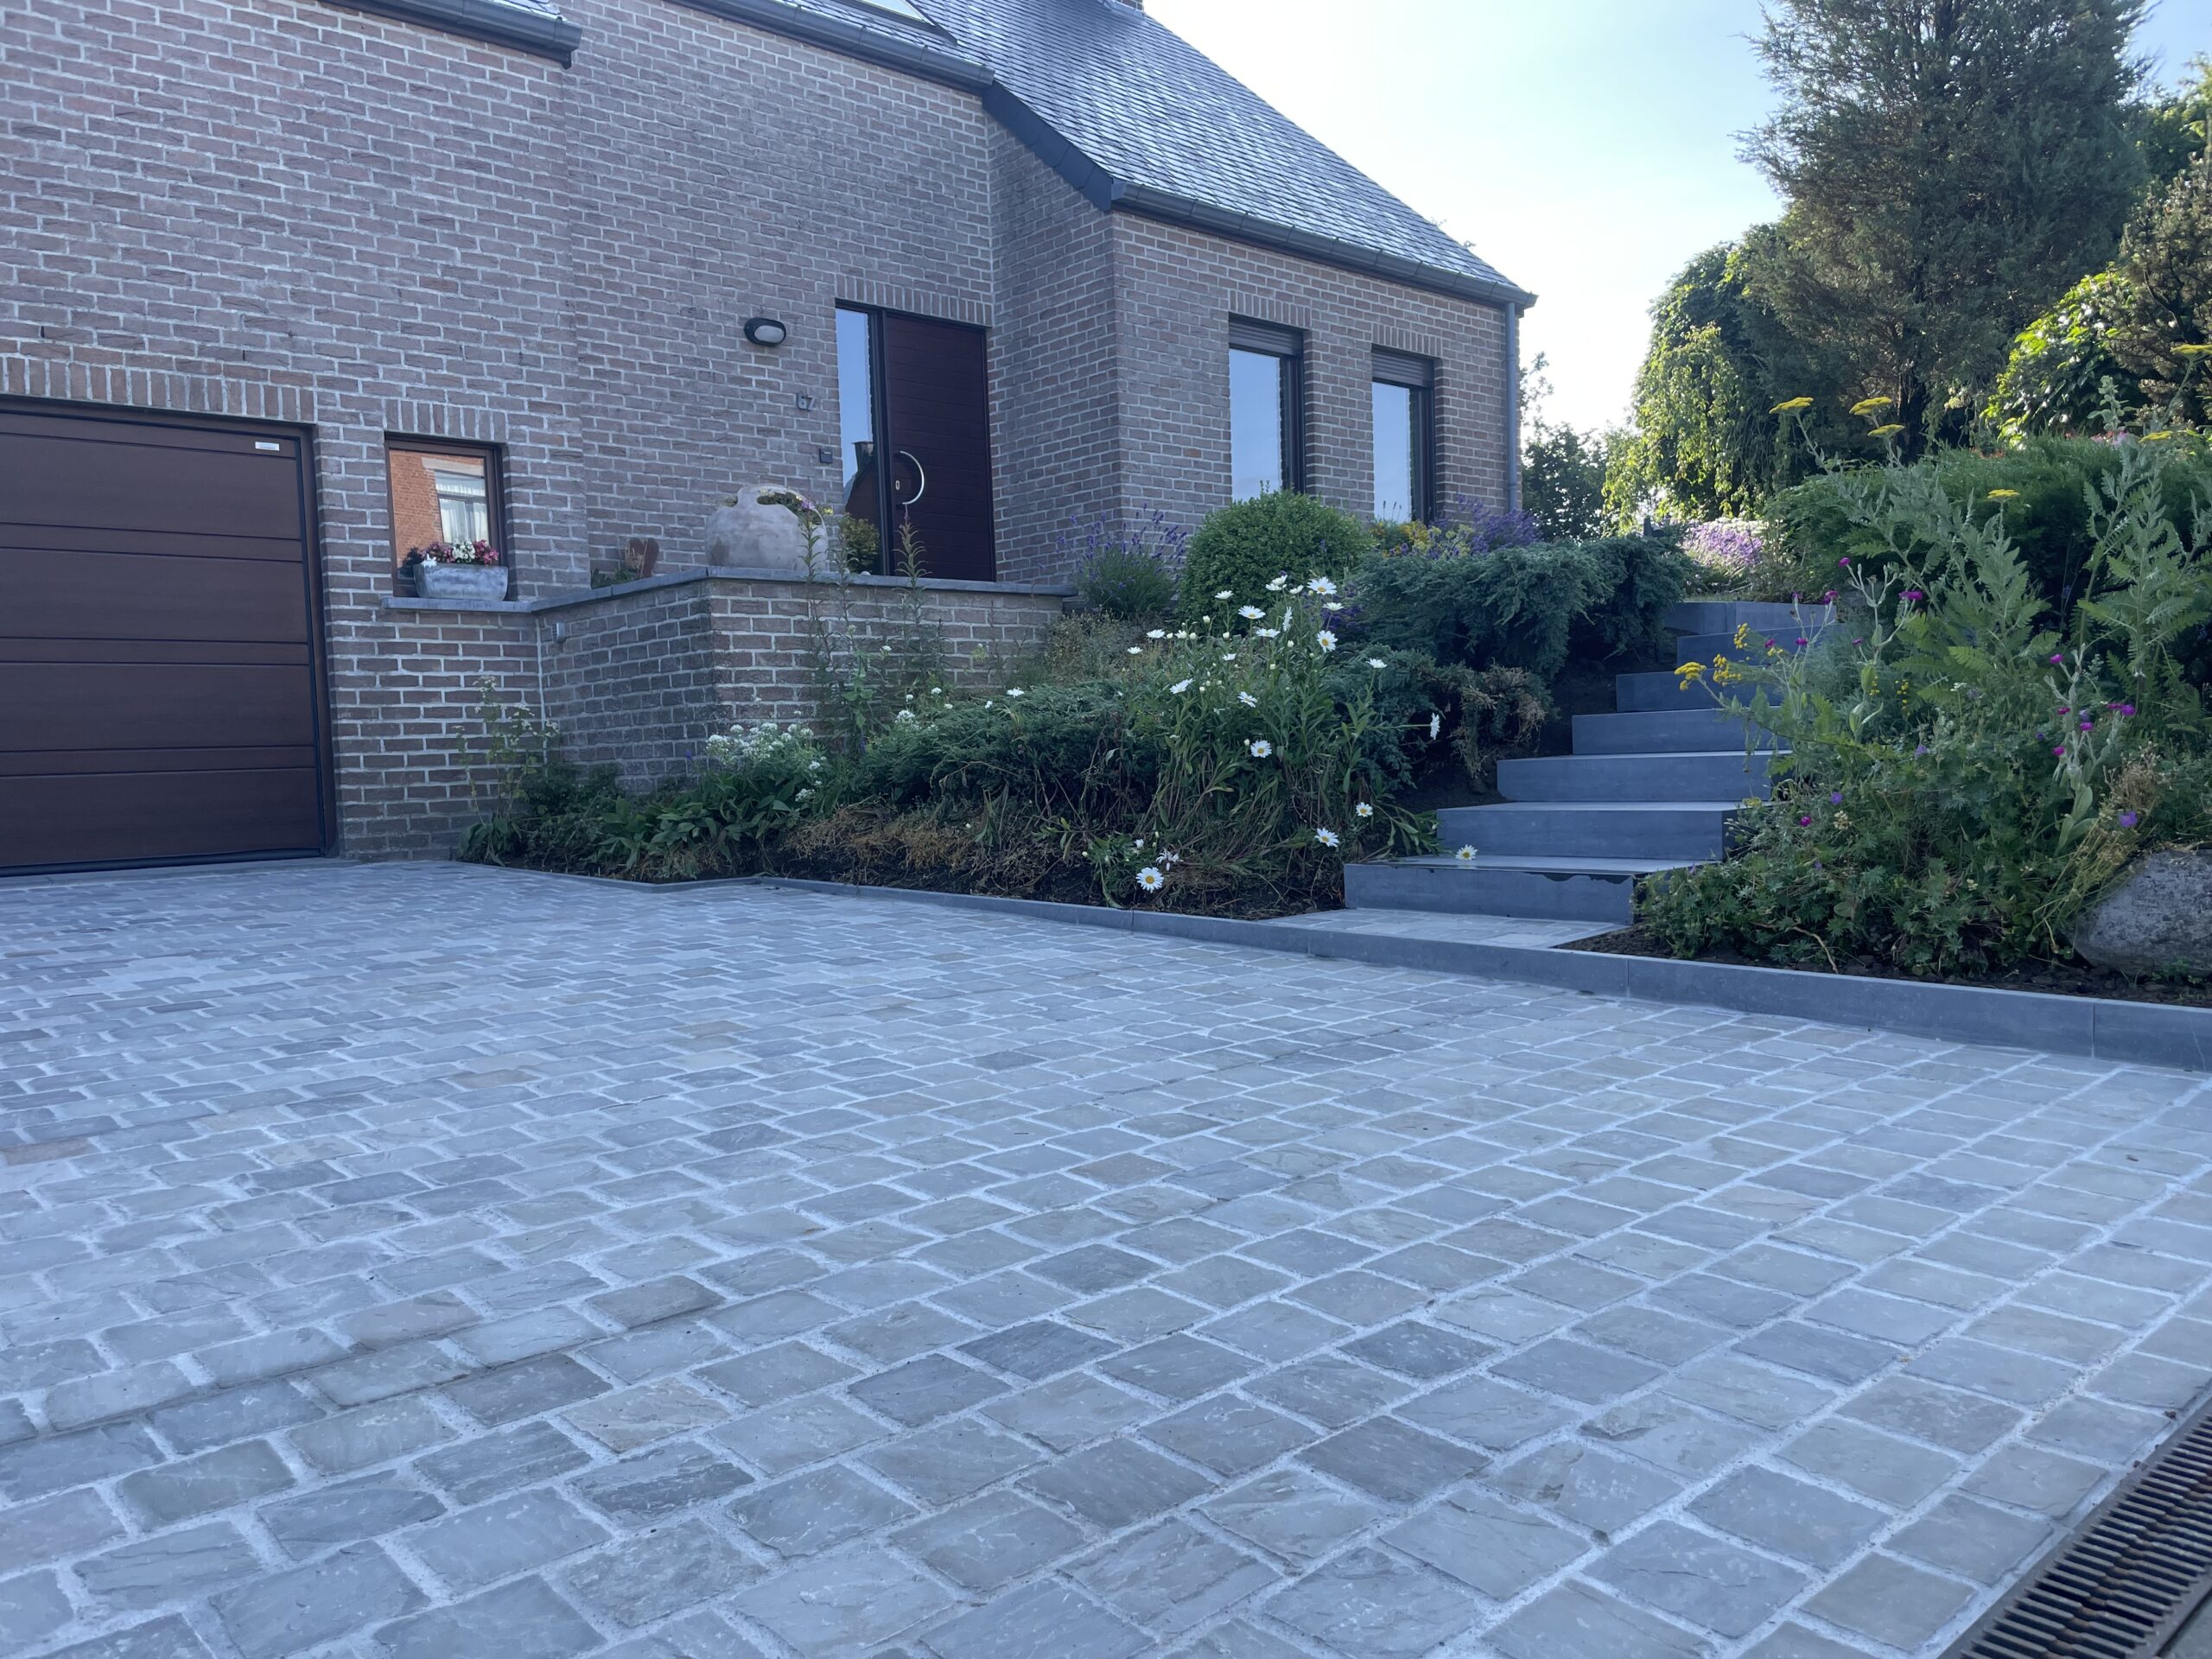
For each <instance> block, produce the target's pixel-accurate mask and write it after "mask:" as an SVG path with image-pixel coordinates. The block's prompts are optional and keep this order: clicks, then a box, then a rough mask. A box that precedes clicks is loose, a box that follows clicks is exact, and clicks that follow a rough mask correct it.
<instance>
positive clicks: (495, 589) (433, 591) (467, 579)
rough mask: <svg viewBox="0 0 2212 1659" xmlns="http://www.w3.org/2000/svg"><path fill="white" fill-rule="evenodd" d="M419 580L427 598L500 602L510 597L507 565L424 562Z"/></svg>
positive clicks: (424, 596)
mask: <svg viewBox="0 0 2212 1659" xmlns="http://www.w3.org/2000/svg"><path fill="white" fill-rule="evenodd" d="M420 581H421V582H422V586H423V598H425V599H476V600H486V599H492V600H498V599H505V597H506V596H507V567H506V566H505V565H504V564H453V563H446V562H444V561H442V560H441V561H438V562H435V563H432V562H430V561H429V560H425V561H424V562H423V567H422V575H421V577H420Z"/></svg>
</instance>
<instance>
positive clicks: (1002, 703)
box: [850, 681, 1160, 820]
mask: <svg viewBox="0 0 2212 1659" xmlns="http://www.w3.org/2000/svg"><path fill="white" fill-rule="evenodd" d="M1159 765H1160V753H1159V739H1158V734H1157V733H1156V732H1152V731H1138V730H1134V729H1133V728H1132V721H1131V719H1130V714H1129V707H1128V696H1127V695H1126V693H1125V690H1124V688H1123V687H1122V686H1121V685H1119V684H1116V683H1110V682H1106V681H1088V682H1078V683H1075V684H1072V685H1039V686H1033V687H1026V688H1020V692H1019V695H1016V696H1003V695H1001V696H995V697H991V698H988V699H986V700H984V701H982V702H957V703H953V704H950V705H949V706H947V707H945V708H944V709H940V710H938V711H937V712H934V713H931V712H930V711H928V710H926V709H925V710H924V711H923V712H922V713H921V714H920V715H918V717H916V718H914V719H912V720H900V721H895V722H894V723H893V727H892V729H891V730H890V731H889V732H887V733H886V734H884V735H882V736H881V737H879V738H878V739H877V740H876V741H874V743H873V744H871V745H869V747H868V753H867V754H866V755H864V756H863V757H861V760H859V761H858V762H857V763H856V764H855V767H854V769H853V772H852V776H851V779H850V791H851V793H852V794H853V795H854V796H855V797H856V798H862V799H868V800H874V801H881V802H884V803H887V804H891V805H893V806H914V805H918V804H922V803H924V802H925V801H929V800H931V799H937V798H942V799H946V800H951V801H957V802H962V803H966V804H970V805H972V804H976V803H978V802H982V801H985V800H988V799H991V798H995V797H1001V796H1007V795H1018V796H1020V798H1023V799H1024V800H1027V801H1028V802H1030V803H1032V804H1033V805H1034V806H1035V807H1036V809H1037V810H1039V811H1040V812H1042V813H1044V814H1045V815H1046V816H1047V817H1061V816H1069V817H1077V818H1082V819H1085V820H1088V819H1091V818H1095V817H1110V816H1112V815H1114V814H1115V813H1116V812H1123V813H1126V812H1128V811H1132V810H1135V806H1141V804H1142V803H1143V801H1144V800H1146V799H1147V798H1149V794H1150V788H1151V784H1152V780H1153V779H1154V778H1155V777H1156V775H1157V773H1158V771H1159ZM1132 803H1135V806H1133V805H1132Z"/></svg>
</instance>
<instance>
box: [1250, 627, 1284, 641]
mask: <svg viewBox="0 0 2212 1659" xmlns="http://www.w3.org/2000/svg"><path fill="white" fill-rule="evenodd" d="M1252 632H1254V633H1255V634H1257V635H1258V636H1259V637H1260V638H1261V639H1281V638H1282V630H1281V628H1255V629H1253V630H1252Z"/></svg>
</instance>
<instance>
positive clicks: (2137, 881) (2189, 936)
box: [2074, 852, 2212, 976]
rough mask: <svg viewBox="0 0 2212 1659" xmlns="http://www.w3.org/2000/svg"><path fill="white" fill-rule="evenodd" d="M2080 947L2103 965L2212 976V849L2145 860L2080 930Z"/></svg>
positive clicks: (2127, 971)
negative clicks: (2211, 850) (2210, 850)
mask: <svg viewBox="0 0 2212 1659" xmlns="http://www.w3.org/2000/svg"><path fill="white" fill-rule="evenodd" d="M2074 948H2075V950H2078V951H2080V952H2081V953H2082V955H2083V956H2084V957H2087V958H2088V960H2089V961H2091V962H2093V963H2096V965H2097V966H2098V967H2100V968H2110V969H2114V970H2115V971H2116V972H2119V973H2123V974H2131V975H2134V976H2144V975H2147V974H2166V973H2176V972H2179V973H2185V974H2206V975H2212V852H2202V853H2152V855H2150V856H2149V857H2147V858H2143V859H2139V860H2138V861H2136V863H2135V865H2134V868H2133V869H2131V870H2130V871H2129V872H2128V874H2126V876H2125V877H2124V878H2122V880H2121V881H2120V885H2119V886H2118V887H2114V888H2113V890H2112V892H2111V893H2107V895H2106V896H2105V897H2104V898H2103V899H2101V900H2100V901H2098V903H2097V905H2096V906H2095V907H2094V908H2093V909H2092V910H2091V911H2090V912H2089V913H2088V915H2086V916H2084V917H2083V918H2082V919H2081V921H2080V922H2079V923H2077V924H2076V925H2075V929H2074Z"/></svg>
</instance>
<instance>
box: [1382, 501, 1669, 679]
mask: <svg viewBox="0 0 2212 1659" xmlns="http://www.w3.org/2000/svg"><path fill="white" fill-rule="evenodd" d="M1688 568H1689V567H1688V559H1687V558H1686V557H1685V556H1683V554H1682V553H1681V550H1680V548H1679V547H1678V546H1677V545H1676V544H1675V543H1674V542H1673V541H1671V540H1669V539H1665V538H1661V537H1640V536H1622V537H1610V538H1608V539H1606V540H1605V541H1598V542H1561V543H1550V544H1540V545H1537V546H1534V547H1501V548H1496V549H1493V550H1491V551H1489V552H1486V553H1479V554H1474V555H1471V556H1465V557H1448V556H1447V557H1433V556H1420V555H1412V556H1408V555H1404V554H1400V555H1395V556H1383V555H1376V556H1370V558H1369V559H1367V560H1366V561H1365V562H1363V563H1362V564H1361V566H1360V568H1359V570H1358V573H1357V575H1356V576H1355V577H1354V579H1353V581H1352V583H1351V589H1350V593H1349V597H1350V599H1351V602H1352V603H1353V604H1354V605H1355V606H1356V607H1357V611H1358V619H1357V628H1358V633H1359V636H1360V638H1361V639H1363V640H1368V641H1371V642H1373V643H1375V644H1376V645H1383V646H1385V647H1387V648H1390V649H1395V650H1398V651H1410V652H1421V653H1423V654H1425V655H1427V656H1428V657H1431V658H1434V659H1435V660H1436V661H1437V662H1438V663H1440V664H1445V665H1446V666H1453V665H1456V666H1459V667H1465V668H1476V669H1482V668H1491V667H1499V668H1518V669H1524V670H1526V671H1528V672H1529V673H1530V674H1533V675H1535V677H1537V678H1538V679H1539V680H1541V681H1543V682H1545V683H1547V684H1548V683H1551V682H1552V681H1554V680H1556V679H1557V678H1558V677H1559V675H1560V671H1561V670H1562V669H1563V668H1565V667H1566V665H1567V658H1568V657H1569V655H1570V653H1573V654H1576V655H1579V656H1581V657H1584V658H1588V659H1591V660H1601V661H1603V660H1611V659H1613V658H1619V657H1624V656H1630V655H1635V654H1638V653H1641V652H1645V651H1649V650H1652V649H1655V648H1656V647H1657V646H1658V645H1660V644H1661V643H1662V641H1663V639H1664V638H1665V631H1664V628H1663V626H1662V621H1661V619H1662V618H1663V617H1664V616H1665V614H1666V613H1667V610H1668V608H1669V607H1670V606H1672V605H1673V604H1675V601H1678V600H1679V599H1680V598H1681V595H1682V590H1683V587H1684V583H1685V582H1686V580H1687V578H1688Z"/></svg>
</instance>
